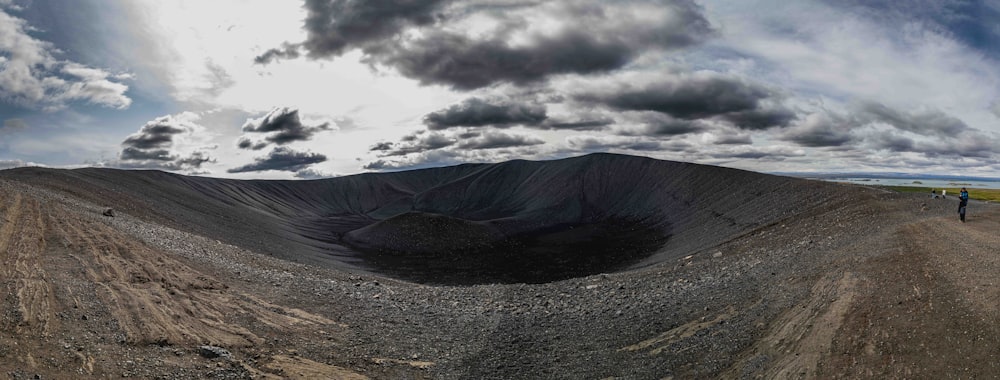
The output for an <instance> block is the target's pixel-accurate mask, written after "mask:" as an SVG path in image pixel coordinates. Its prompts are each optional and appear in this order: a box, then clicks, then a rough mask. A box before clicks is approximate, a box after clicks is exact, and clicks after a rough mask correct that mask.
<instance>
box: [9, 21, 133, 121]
mask: <svg viewBox="0 0 1000 380" xmlns="http://www.w3.org/2000/svg"><path fill="white" fill-rule="evenodd" d="M30 31H32V28H31V26H30V25H28V24H27V22H26V21H24V20H23V19H20V18H17V17H14V16H11V15H10V14H8V13H6V12H5V11H3V10H2V9H0V36H2V37H0V54H4V55H6V57H5V58H4V59H3V60H0V99H2V100H6V101H9V102H12V103H15V104H19V105H22V106H25V107H30V108H41V109H44V110H49V111H53V110H59V109H62V108H65V107H66V106H67V104H68V103H70V102H74V101H82V102H86V103H91V104H95V105H99V106H103V107H108V108H117V109H123V108H127V107H128V106H129V105H130V104H131V103H132V100H131V99H130V98H129V97H128V96H126V95H125V92H126V91H127V90H128V86H126V85H124V84H122V83H118V82H114V81H112V80H110V79H109V77H110V78H111V79H116V80H121V79H120V78H118V77H116V76H112V75H111V74H110V73H108V72H106V71H104V70H101V69H97V68H91V67H87V66H84V65H82V64H79V63H76V62H71V61H66V60H59V59H57V58H56V57H55V55H57V54H58V53H59V51H58V49H57V48H56V47H55V46H54V45H52V44H51V43H48V42H46V41H42V40H39V39H36V38H34V37H32V36H31V35H29V34H28V33H29V32H30Z"/></svg>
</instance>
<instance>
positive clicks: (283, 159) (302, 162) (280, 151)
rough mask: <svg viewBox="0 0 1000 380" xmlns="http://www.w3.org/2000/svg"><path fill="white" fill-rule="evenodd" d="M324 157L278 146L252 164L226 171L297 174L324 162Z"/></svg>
mask: <svg viewBox="0 0 1000 380" xmlns="http://www.w3.org/2000/svg"><path fill="white" fill-rule="evenodd" d="M326 160H327V158H326V156H324V155H322V154H319V153H313V152H300V151H295V150H292V149H289V148H287V147H283V146H279V147H277V148H274V150H272V151H271V153H268V155H267V156H264V157H258V158H255V159H254V162H253V163H251V164H247V165H244V166H240V167H236V168H232V169H229V170H226V171H227V172H229V173H246V172H259V171H267V170H280V171H288V172H297V171H300V170H303V169H305V168H306V167H307V166H309V165H312V164H317V163H320V162H324V161H326Z"/></svg>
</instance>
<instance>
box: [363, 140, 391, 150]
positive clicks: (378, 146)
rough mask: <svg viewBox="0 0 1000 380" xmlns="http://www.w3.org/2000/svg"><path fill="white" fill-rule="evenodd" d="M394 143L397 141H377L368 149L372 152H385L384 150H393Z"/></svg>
mask: <svg viewBox="0 0 1000 380" xmlns="http://www.w3.org/2000/svg"><path fill="white" fill-rule="evenodd" d="M393 145H395V143H393V142H391V141H381V142H377V143H375V145H372V146H371V147H370V148H368V151H370V152H384V151H388V150H392V146H393Z"/></svg>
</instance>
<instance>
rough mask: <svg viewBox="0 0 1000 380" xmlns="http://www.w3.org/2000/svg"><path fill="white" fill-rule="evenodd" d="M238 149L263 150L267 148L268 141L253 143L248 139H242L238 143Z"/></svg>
mask: <svg viewBox="0 0 1000 380" xmlns="http://www.w3.org/2000/svg"><path fill="white" fill-rule="evenodd" d="M236 147H238V148H240V149H251V150H261V149H264V148H267V142H266V141H253V140H251V139H250V138H248V137H245V136H244V137H240V139H239V140H237V142H236Z"/></svg>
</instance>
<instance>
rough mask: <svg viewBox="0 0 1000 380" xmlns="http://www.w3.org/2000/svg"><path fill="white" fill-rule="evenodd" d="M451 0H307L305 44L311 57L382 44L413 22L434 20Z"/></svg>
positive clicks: (337, 53) (329, 55)
mask: <svg viewBox="0 0 1000 380" xmlns="http://www.w3.org/2000/svg"><path fill="white" fill-rule="evenodd" d="M449 2H450V1H449V0H419V1H418V0H364V1H362V0H307V1H306V4H305V8H306V11H307V12H308V15H307V16H306V22H305V29H306V32H307V33H308V37H307V39H306V41H305V42H304V43H303V44H302V45H303V47H305V48H306V50H308V51H309V55H310V56H312V57H316V58H318V57H331V56H339V55H341V54H343V53H344V52H345V51H346V50H347V49H350V48H355V47H365V46H370V45H379V44H382V43H385V41H387V40H392V39H393V38H392V37H395V36H396V35H398V34H399V33H400V32H401V31H402V30H403V29H405V28H407V27H410V26H423V25H429V24H432V23H434V21H435V20H436V19H437V18H438V17H439V16H438V15H437V11H438V10H439V9H440V8H441V7H442V6H443V5H445V4H448V3H449Z"/></svg>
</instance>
